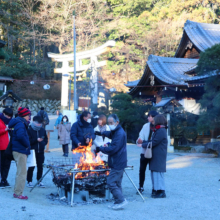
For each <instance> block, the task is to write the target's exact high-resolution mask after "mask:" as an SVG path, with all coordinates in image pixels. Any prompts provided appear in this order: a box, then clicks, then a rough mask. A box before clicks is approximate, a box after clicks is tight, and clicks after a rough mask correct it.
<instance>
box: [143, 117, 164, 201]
mask: <svg viewBox="0 0 220 220" xmlns="http://www.w3.org/2000/svg"><path fill="white" fill-rule="evenodd" d="M154 125H155V132H154V134H153V136H152V140H151V141H152V147H153V148H152V158H151V160H150V165H149V169H150V170H151V180H152V188H153V193H152V198H165V197H166V193H165V182H164V173H165V172H166V158H167V144H168V141H167V130H166V128H167V121H166V118H165V117H164V116H163V115H157V116H155V118H154ZM148 143H149V142H147V143H143V144H142V145H141V146H142V147H143V148H146V147H147V146H148ZM139 146H140V145H139Z"/></svg>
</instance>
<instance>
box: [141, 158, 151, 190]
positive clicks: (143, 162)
mask: <svg viewBox="0 0 220 220" xmlns="http://www.w3.org/2000/svg"><path fill="white" fill-rule="evenodd" d="M149 162H150V160H149V159H147V158H145V157H144V154H141V157H140V170H139V186H140V187H143V186H144V181H145V171H146V168H147V164H149Z"/></svg>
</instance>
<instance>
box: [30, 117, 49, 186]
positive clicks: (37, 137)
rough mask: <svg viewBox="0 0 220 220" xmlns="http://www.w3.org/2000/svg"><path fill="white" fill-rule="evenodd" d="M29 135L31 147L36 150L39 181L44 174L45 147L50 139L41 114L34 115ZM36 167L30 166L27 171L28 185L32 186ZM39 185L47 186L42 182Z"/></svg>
mask: <svg viewBox="0 0 220 220" xmlns="http://www.w3.org/2000/svg"><path fill="white" fill-rule="evenodd" d="M28 136H29V140H30V145H31V149H33V150H35V156H36V163H37V181H39V180H40V179H41V177H42V174H43V163H44V158H45V157H44V149H45V146H46V145H47V142H48V139H47V134H46V131H45V129H44V128H43V127H42V119H41V117H40V116H34V118H33V122H32V123H31V124H30V126H29V128H28ZM34 168H35V167H29V168H28V171H27V187H29V188H32V187H33V184H32V182H33V181H32V178H33V172H34ZM38 186H39V187H41V188H45V185H44V184H43V183H42V182H40V183H39V184H38Z"/></svg>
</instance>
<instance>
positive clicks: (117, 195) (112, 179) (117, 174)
mask: <svg viewBox="0 0 220 220" xmlns="http://www.w3.org/2000/svg"><path fill="white" fill-rule="evenodd" d="M123 173H124V170H111V171H110V173H109V175H108V176H107V185H108V187H109V189H110V191H111V193H112V195H113V197H114V199H115V203H116V204H119V203H122V202H123V201H124V200H125V199H124V196H123V194H122V187H121V182H122V178H123Z"/></svg>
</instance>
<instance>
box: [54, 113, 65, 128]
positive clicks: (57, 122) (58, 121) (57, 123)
mask: <svg viewBox="0 0 220 220" xmlns="http://www.w3.org/2000/svg"><path fill="white" fill-rule="evenodd" d="M57 115H58V118H57V120H56V122H55V124H54V127H55V128H56V129H58V128H59V125H60V123H61V120H62V118H63V114H62V113H61V112H59V111H57Z"/></svg>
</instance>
